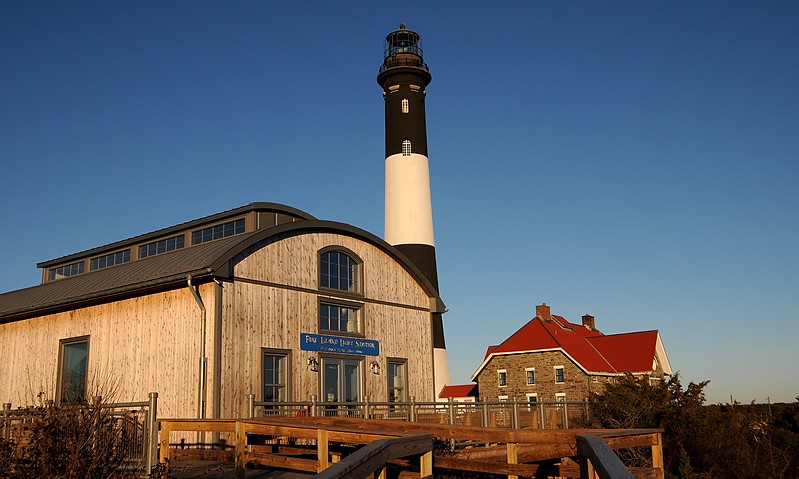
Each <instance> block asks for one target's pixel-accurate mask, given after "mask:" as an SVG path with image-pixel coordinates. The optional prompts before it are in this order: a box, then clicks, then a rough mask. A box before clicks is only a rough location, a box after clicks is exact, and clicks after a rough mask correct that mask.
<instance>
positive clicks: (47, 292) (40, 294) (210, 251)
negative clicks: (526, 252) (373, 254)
mask: <svg viewBox="0 0 799 479" xmlns="http://www.w3.org/2000/svg"><path fill="white" fill-rule="evenodd" d="M297 211H299V210H297ZM308 216H309V217H310V215H308ZM311 218H312V217H311ZM183 227H185V225H183ZM163 231H164V230H160V233H163ZM319 232H328V233H337V234H343V235H346V236H351V237H355V238H359V239H361V240H363V241H366V242H368V243H371V244H372V245H374V246H376V247H378V248H380V249H381V250H383V251H384V252H385V253H386V254H388V255H389V256H391V257H392V258H394V259H395V260H396V261H397V262H398V263H400V264H401V265H402V266H403V268H404V269H405V270H406V271H408V273H409V274H411V276H413V277H414V279H415V280H416V281H417V282H418V283H419V284H420V285H421V286H422V287H423V288H424V290H425V292H427V294H428V295H429V296H430V297H431V298H435V300H436V308H435V309H436V310H437V312H443V311H444V310H445V308H444V304H443V302H442V301H441V299H440V297H439V296H438V292H437V291H436V289H435V288H434V287H433V285H431V284H430V282H429V281H428V280H427V279H426V278H425V277H424V274H422V273H421V271H419V270H418V269H417V268H416V267H415V266H414V265H413V264H412V263H411V262H410V261H409V260H408V259H407V258H406V257H405V256H403V255H402V253H400V252H399V250H397V249H396V248H394V247H393V246H391V245H389V244H388V243H386V242H385V241H383V240H382V239H381V238H378V237H377V236H375V235H373V234H371V233H369V232H367V231H364V230H362V229H360V228H356V227H354V226H351V225H347V224H344V223H337V222H333V221H320V220H315V219H309V220H306V221H297V222H294V223H284V224H281V225H277V226H273V227H271V228H267V229H262V230H257V231H254V232H251V233H244V234H240V235H236V236H230V237H227V238H223V239H219V240H215V241H211V242H208V243H203V244H200V245H196V246H191V247H186V248H183V249H179V250H175V251H170V252H168V253H163V254H159V255H156V256H151V257H148V258H144V259H140V260H137V261H132V262H130V263H125V264H121V265H117V266H112V267H109V268H105V269H101V270H98V271H91V272H88V273H84V274H80V275H76V276H71V277H68V278H64V279H59V280H57V281H49V282H46V283H43V284H41V285H38V286H34V287H31V288H26V289H21V290H17V291H12V292H9V293H5V294H0V323H5V322H10V321H15V320H18V319H25V318H30V317H34V316H40V315H43V314H49V313H54V312H59V311H66V310H70V309H75V308H79V307H84V306H89V305H93V304H100V303H105V302H109V301H114V300H119V299H124V298H129V297H133V296H139V295H142V294H146V293H150V292H155V291H164V290H168V289H174V288H177V287H181V286H184V285H186V283H187V278H188V277H189V276H191V277H192V278H193V279H194V280H195V281H196V282H203V281H206V282H207V281H211V280H212V279H213V278H225V277H228V276H229V264H230V261H231V260H232V259H233V258H234V257H235V256H236V255H237V254H239V253H242V252H243V251H245V250H246V249H247V248H249V247H251V246H254V245H257V244H259V243H260V242H268V241H279V240H280V239H281V238H283V237H289V236H296V235H302V234H310V233H319Z"/></svg>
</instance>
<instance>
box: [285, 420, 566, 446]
mask: <svg viewBox="0 0 799 479" xmlns="http://www.w3.org/2000/svg"><path fill="white" fill-rule="evenodd" d="M297 423H304V424H317V425H320V426H322V425H323V426H325V427H328V428H330V429H331V430H332V429H338V428H339V427H347V426H349V427H354V428H364V429H370V430H371V431H372V432H373V433H374V432H377V431H382V433H383V434H386V432H387V431H392V432H393V433H394V434H398V433H416V434H433V435H434V436H436V437H438V438H442V439H470V440H474V441H480V442H494V443H508V442H520V443H529V444H561V443H567V444H569V443H570V444H574V442H575V436H576V433H575V432H573V431H572V430H566V429H564V430H531V429H494V428H484V427H473V426H450V425H446V424H426V423H412V422H407V423H404V422H399V421H387V420H380V419H356V418H340V417H335V418H332V417H331V418H324V417H321V418H319V417H317V418H306V417H303V418H297Z"/></svg>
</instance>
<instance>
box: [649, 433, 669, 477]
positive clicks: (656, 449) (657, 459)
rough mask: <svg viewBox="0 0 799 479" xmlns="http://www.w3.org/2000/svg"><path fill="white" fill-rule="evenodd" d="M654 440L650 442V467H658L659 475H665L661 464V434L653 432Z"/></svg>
mask: <svg viewBox="0 0 799 479" xmlns="http://www.w3.org/2000/svg"><path fill="white" fill-rule="evenodd" d="M654 436H655V440H654V441H653V442H654V444H652V467H653V468H655V469H658V470H659V471H660V472H659V473H658V474H659V477H665V474H666V470H665V468H664V466H663V434H661V433H656V434H654Z"/></svg>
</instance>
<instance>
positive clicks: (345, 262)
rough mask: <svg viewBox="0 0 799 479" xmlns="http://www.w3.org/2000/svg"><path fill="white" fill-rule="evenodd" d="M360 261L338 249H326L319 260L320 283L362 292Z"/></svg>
mask: <svg viewBox="0 0 799 479" xmlns="http://www.w3.org/2000/svg"><path fill="white" fill-rule="evenodd" d="M358 264H359V261H358V260H356V259H355V258H353V257H351V256H349V255H347V254H346V253H343V252H341V251H338V250H332V251H325V252H323V253H322V254H321V256H320V260H319V269H320V274H319V285H320V286H321V287H322V288H330V289H338V290H341V291H349V292H351V293H359V292H360V284H359V281H358V277H359V271H358Z"/></svg>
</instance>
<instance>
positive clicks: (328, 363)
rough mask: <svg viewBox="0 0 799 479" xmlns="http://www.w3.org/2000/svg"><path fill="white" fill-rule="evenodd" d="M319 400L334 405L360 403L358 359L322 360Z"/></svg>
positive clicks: (359, 363)
mask: <svg viewBox="0 0 799 479" xmlns="http://www.w3.org/2000/svg"><path fill="white" fill-rule="evenodd" d="M321 399H322V401H323V402H334V403H346V402H358V401H360V400H361V361H360V360H358V359H338V358H322V398H321ZM342 407H343V406H342ZM345 409H346V408H345ZM339 414H340V413H339Z"/></svg>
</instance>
